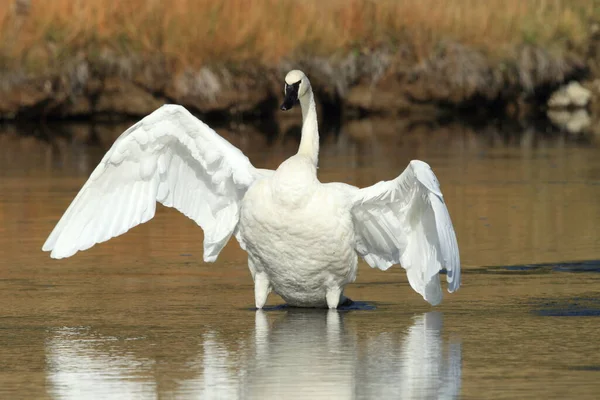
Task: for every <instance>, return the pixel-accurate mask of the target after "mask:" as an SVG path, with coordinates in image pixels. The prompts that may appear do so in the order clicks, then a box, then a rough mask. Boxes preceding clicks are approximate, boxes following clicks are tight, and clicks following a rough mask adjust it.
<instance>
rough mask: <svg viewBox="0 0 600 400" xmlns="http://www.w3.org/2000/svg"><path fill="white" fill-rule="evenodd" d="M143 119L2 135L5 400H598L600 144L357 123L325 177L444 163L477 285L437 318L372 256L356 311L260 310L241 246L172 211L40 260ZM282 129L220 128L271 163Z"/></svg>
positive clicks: (466, 264)
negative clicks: (208, 245) (66, 254)
mask: <svg viewBox="0 0 600 400" xmlns="http://www.w3.org/2000/svg"><path fill="white" fill-rule="evenodd" d="M126 127H127V125H123V126H121V125H119V126H114V127H107V126H99V127H94V128H93V129H91V128H90V127H89V126H86V125H80V126H74V125H69V126H53V127H18V128H16V127H2V128H0V255H1V257H0V304H1V305H2V311H1V313H0V360H1V361H0V398H10V399H15V398H61V399H62V398H77V399H80V398H144V399H145V398H178V399H179V398H206V399H213V398H223V399H230V398H258V399H264V398H340V399H346V398H357V399H363V398H364V399H370V398H414V399H421V398H427V399H429V398H473V399H479V398H506V399H514V398H560V399H563V398H582V399H583V398H597V393H598V392H599V391H600V383H599V382H600V329H598V328H599V327H600V325H599V324H600V320H599V319H598V318H599V317H600V300H599V297H598V291H599V289H600V274H599V273H598V272H600V262H599V261H597V260H600V233H598V223H599V222H600V148H599V147H600V145H599V144H600V140H599V138H594V137H591V138H590V137H579V138H576V137H571V136H565V135H562V134H559V133H552V134H546V133H540V132H537V131H535V130H533V129H526V130H524V131H518V130H515V131H508V133H506V132H504V133H503V132H502V131H499V130H497V129H495V128H489V127H488V128H482V129H481V131H479V132H475V131H474V130H473V129H470V128H466V127H462V126H459V125H451V126H446V127H432V126H417V127H414V126H412V127H407V126H398V125H397V124H396V123H389V122H385V121H362V122H355V123H352V124H347V125H344V126H343V127H342V128H341V131H340V132H337V133H336V132H334V133H329V134H327V135H326V137H325V138H324V142H323V144H322V151H321V163H320V170H319V173H320V178H321V180H323V181H334V180H342V181H346V182H349V183H353V184H356V185H362V186H364V185H369V184H372V183H374V182H376V181H378V180H381V179H389V178H393V177H395V176H396V175H397V174H398V173H399V172H401V171H402V170H403V169H404V168H405V166H406V164H407V162H408V161H409V160H410V159H412V158H419V159H422V160H425V161H427V162H429V163H430V164H431V165H432V167H433V169H434V170H435V172H436V174H437V176H438V178H439V180H440V181H441V183H442V190H443V192H444V195H445V198H446V201H447V203H448V207H449V209H450V213H451V216H452V218H453V221H454V224H455V228H456V231H457V236H458V241H459V245H460V249H461V257H462V262H463V268H464V274H463V286H462V288H461V290H460V291H459V292H457V293H455V294H452V295H447V296H446V297H445V299H444V302H443V304H442V305H441V306H439V307H436V308H432V307H430V306H428V305H427V304H426V303H424V301H423V300H422V299H421V298H420V296H419V295H417V294H416V293H414V292H413V291H412V290H411V289H410V286H408V284H407V281H406V278H405V275H404V272H403V271H402V269H401V268H393V269H391V270H389V271H387V272H381V271H376V270H372V269H370V268H369V267H368V266H366V264H361V267H360V269H359V275H358V279H357V282H356V283H355V284H353V285H351V286H349V287H348V289H347V294H348V295H349V297H351V298H353V299H354V300H358V301H359V302H358V304H357V306H355V307H353V308H352V309H349V310H342V311H339V312H328V311H326V310H296V309H289V308H286V307H281V306H276V305H278V304H281V300H280V299H278V298H277V297H276V296H274V295H272V296H271V298H270V302H269V304H271V305H272V306H275V307H271V308H270V309H268V310H266V311H264V312H256V311H254V310H253V309H252V305H253V290H252V284H251V277H250V274H249V272H248V270H247V266H246V259H245V254H244V252H243V251H242V250H240V248H239V246H238V245H237V243H235V242H232V243H230V244H229V245H228V246H227V247H226V249H225V250H224V251H223V253H222V254H221V256H220V258H219V260H218V262H217V263H215V264H205V263H203V262H202V246H201V241H202V231H201V230H200V229H199V228H198V227H197V226H196V225H195V224H194V223H193V222H192V221H190V220H188V219H186V218H185V217H184V216H182V215H180V214H178V213H177V212H176V211H174V210H170V209H166V208H164V207H160V208H159V210H158V212H157V216H156V217H155V218H154V219H153V220H152V221H150V222H149V223H147V224H145V225H143V226H141V227H138V228H135V229H133V230H132V231H130V232H129V233H127V234H126V235H124V236H122V237H119V238H116V239H113V240H111V241H110V242H108V243H105V244H102V245H97V246H96V247H94V248H93V249H91V250H89V251H86V252H83V253H79V254H78V255H77V256H76V257H73V258H71V259H67V260H60V261H57V260H50V259H49V258H48V255H47V254H46V253H42V252H41V250H40V248H41V245H42V243H43V241H44V240H45V238H46V236H47V235H48V233H49V232H50V230H51V229H52V227H53V226H54V224H55V223H56V222H57V220H58V218H59V217H60V215H61V214H62V213H63V212H64V210H65V209H66V207H67V206H68V204H69V202H70V201H71V200H72V198H73V197H74V195H75V194H76V192H77V191H78V190H79V188H80V187H81V185H82V184H83V182H84V181H85V179H86V178H87V177H88V175H89V174H90V172H91V170H92V169H93V167H94V166H95V165H96V164H97V162H98V161H99V160H100V158H101V157H102V155H103V153H104V152H105V151H106V150H107V149H108V147H109V146H110V144H111V143H112V141H113V140H114V138H115V137H116V136H117V135H118V133H120V132H121V131H122V130H124V129H125V128H126ZM269 129H272V132H273V133H272V134H271V135H270V136H268V137H267V136H261V135H257V134H256V132H254V130H253V128H251V127H248V126H244V125H239V126H234V127H233V128H228V129H219V132H220V133H222V134H223V135H224V136H226V137H227V138H228V139H229V140H231V141H232V142H233V143H235V144H236V145H237V146H239V147H240V148H242V149H243V150H244V152H245V153H246V154H248V155H249V157H250V159H251V161H252V162H253V163H254V164H255V165H256V166H261V167H270V168H273V167H275V166H276V165H277V164H278V163H279V162H281V161H282V160H284V159H285V158H286V157H288V156H289V155H291V154H292V153H293V152H294V150H295V147H296V146H297V143H298V142H297V127H296V126H294V123H290V122H285V121H284V122H282V123H281V124H280V125H278V126H276V127H275V128H269ZM48 132H52V133H53V134H55V133H58V135H52V138H51V139H48V137H47V133H48ZM278 132H287V134H286V135H284V134H280V133H278ZM399 132H400V133H399ZM22 134H26V136H23V135H22ZM573 261H579V262H573Z"/></svg>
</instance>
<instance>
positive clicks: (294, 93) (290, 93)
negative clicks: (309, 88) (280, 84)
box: [280, 81, 300, 111]
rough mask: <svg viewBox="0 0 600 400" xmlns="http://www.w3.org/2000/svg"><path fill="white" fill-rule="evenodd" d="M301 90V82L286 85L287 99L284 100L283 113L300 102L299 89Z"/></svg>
mask: <svg viewBox="0 0 600 400" xmlns="http://www.w3.org/2000/svg"><path fill="white" fill-rule="evenodd" d="M299 88H300V81H298V82H296V83H294V84H293V85H288V84H287V83H286V84H285V99H283V104H281V107H280V108H281V109H282V110H283V111H287V110H289V109H290V108H292V107H294V104H296V102H297V101H298V89H299Z"/></svg>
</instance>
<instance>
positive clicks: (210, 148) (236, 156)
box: [42, 70, 460, 309]
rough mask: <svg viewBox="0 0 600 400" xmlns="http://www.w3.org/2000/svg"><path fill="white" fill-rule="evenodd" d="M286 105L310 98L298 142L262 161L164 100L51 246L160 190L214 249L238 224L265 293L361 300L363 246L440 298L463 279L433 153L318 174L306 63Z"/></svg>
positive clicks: (100, 170)
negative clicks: (391, 171)
mask: <svg viewBox="0 0 600 400" xmlns="http://www.w3.org/2000/svg"><path fill="white" fill-rule="evenodd" d="M284 94H285V98H284V102H283V104H282V105H281V109H282V110H289V109H290V108H292V107H293V106H294V105H295V104H296V103H298V102H299V103H300V106H301V109H302V120H303V121H302V136H301V139H300V145H299V148H298V152H297V154H295V155H293V156H291V157H290V158H288V159H287V160H285V161H284V162H283V163H281V165H280V166H279V167H278V168H277V169H276V170H275V171H273V170H266V169H258V168H255V167H254V166H253V165H252V164H251V163H250V161H249V160H248V158H247V157H246V156H245V155H244V154H243V153H242V152H241V151H240V150H239V149H238V148H236V147H235V146H233V145H232V144H230V143H229V142H228V141H226V140H225V139H224V138H222V137H221V136H219V135H218V134H217V133H216V132H215V131H214V130H212V129H211V128H210V127H209V126H207V125H206V124H204V123H203V122H202V121H200V120H199V119H197V118H196V117H194V116H193V115H192V114H191V113H190V112H188V111H187V110H186V109H185V108H184V107H182V106H180V105H164V106H162V107H160V108H159V109H157V110H155V111H154V112H152V113H151V114H149V115H148V116H146V117H145V118H143V119H142V120H140V121H139V122H138V123H136V124H135V125H133V126H132V127H130V128H129V129H127V130H126V131H125V132H124V133H123V134H122V135H121V136H120V137H119V138H118V139H117V140H116V141H115V143H114V144H113V145H112V147H111V148H110V149H109V150H108V152H107V153H106V155H105V156H104V157H103V158H102V160H101V162H100V164H99V165H98V166H97V167H96V168H95V169H94V171H93V172H92V174H91V176H90V177H89V179H88V180H87V182H86V183H85V184H84V185H83V187H82V189H81V190H80V191H79V193H78V194H77V196H76V197H75V199H74V200H73V201H72V203H71V204H70V205H69V207H68V208H67V210H66V211H65V213H64V215H63V216H62V217H61V219H60V220H59V222H58V223H57V225H56V226H55V228H54V230H53V231H52V232H51V233H50V235H49V237H48V239H47V240H46V242H45V243H44V245H43V247H42V250H44V251H51V254H50V256H51V257H52V258H57V259H60V258H64V257H70V256H72V255H73V254H75V253H76V252H78V251H81V250H86V249H88V248H90V247H92V246H93V245H94V244H96V243H101V242H104V241H107V240H109V239H110V238H112V237H115V236H118V235H121V234H123V233H125V232H127V231H128V230H129V229H131V228H132V227H134V226H136V225H139V224H141V223H144V222H146V221H148V220H150V219H151V218H152V217H153V216H154V213H155V210H156V202H159V203H162V204H163V205H165V206H167V207H174V208H176V209H177V210H179V211H180V212H182V213H183V214H185V215H186V216H187V217H189V218H191V219H192V220H194V221H195V222H196V223H197V224H198V225H200V227H201V228H202V229H203V230H204V261H205V262H214V261H215V260H216V259H217V256H218V255H219V252H220V251H221V250H222V249H223V247H224V246H225V244H226V243H227V242H228V241H229V239H230V238H231V236H232V235H233V236H235V238H236V239H237V241H238V242H239V244H240V246H241V247H242V249H244V250H245V251H246V252H247V253H248V268H249V269H250V273H251V275H252V278H253V280H254V294H255V304H256V307H257V308H258V309H261V308H262V307H263V306H264V305H265V303H266V301H267V297H268V295H269V293H270V292H271V291H274V292H275V293H277V294H278V295H279V296H281V297H282V298H283V300H285V301H286V302H287V303H288V304H289V305H291V306H297V307H328V308H331V309H335V308H337V307H338V305H340V304H344V303H346V302H349V301H350V300H349V299H347V298H346V297H345V296H344V293H343V291H344V287H345V286H346V285H347V284H348V283H350V282H353V281H354V280H355V278H356V272H357V265H358V256H357V255H360V256H362V258H363V259H364V260H365V261H366V262H367V263H368V264H369V265H370V266H371V267H373V268H379V269H381V270H386V269H388V268H389V267H390V266H392V265H394V264H401V266H402V267H403V268H404V269H405V270H406V274H407V277H408V281H409V283H410V286H411V287H412V288H413V289H414V290H415V291H416V292H418V293H419V294H421V295H422V296H423V298H424V299H425V300H426V301H427V302H429V303H430V304H432V305H437V304H439V303H440V302H441V300H442V288H441V284H440V277H439V273H440V271H441V270H442V269H445V270H446V271H447V274H446V278H447V279H446V280H447V282H448V291H449V292H450V293H452V292H454V291H456V290H457V289H458V288H459V287H460V260H459V253H458V245H457V242H456V236H455V233H454V228H453V226H452V222H451V220H450V215H449V213H448V209H447V208H446V204H445V202H444V198H443V196H442V192H441V191H440V186H439V183H438V180H437V178H436V176H435V175H434V173H433V171H432V170H431V168H430V167H429V165H428V164H426V163H425V162H423V161H418V160H413V161H411V162H410V163H409V165H408V167H407V168H406V169H405V170H404V172H402V174H400V175H399V176H398V177H397V178H395V179H393V180H390V181H382V182H379V183H376V184H375V185H373V186H370V187H366V188H363V189H359V188H357V187H355V186H351V185H347V184H344V183H321V182H319V180H318V178H317V161H318V154H319V132H318V127H317V112H316V106H315V99H314V96H313V91H312V89H311V85H310V81H309V80H308V78H307V76H306V75H305V74H304V73H303V72H302V71H299V70H292V71H290V72H289V73H288V74H287V75H286V77H285V86H284Z"/></svg>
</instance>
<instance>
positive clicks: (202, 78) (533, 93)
mask: <svg viewBox="0 0 600 400" xmlns="http://www.w3.org/2000/svg"><path fill="white" fill-rule="evenodd" d="M399 53H400V50H398V49H396V51H394V50H392V49H380V50H377V51H369V52H363V53H360V54H357V53H351V54H348V55H347V56H346V57H343V58H338V59H336V60H330V59H326V58H320V57H310V58H304V59H297V60H294V61H291V60H289V61H283V62H281V63H279V64H278V65H277V66H276V67H274V68H273V67H266V66H264V65H260V64H258V63H256V64H254V65H252V64H245V65H243V66H242V65H233V66H232V65H228V66H226V65H213V66H211V67H208V66H205V67H202V68H199V69H192V68H188V69H186V70H184V71H182V72H179V73H173V72H172V71H170V69H169V68H168V67H167V66H166V63H165V62H164V60H143V59H141V58H138V57H135V56H132V57H129V58H125V57H123V56H116V55H114V54H112V53H111V52H109V51H106V52H104V53H102V54H101V55H100V56H99V57H95V58H91V57H88V56H86V55H79V56H78V57H76V58H74V59H72V60H70V61H69V62H67V63H66V64H65V66H64V67H63V68H62V69H60V70H56V71H53V72H46V73H43V74H39V75H35V74H32V75H24V74H22V73H21V72H20V71H18V70H17V71H13V72H9V73H5V74H4V76H3V77H2V78H0V120H4V121H10V120H22V119H41V120H44V119H104V118H109V119H110V118H140V117H143V116H145V115H147V114H149V113H150V112H152V111H153V110H155V109H156V108H158V107H159V106H160V105H162V104H164V103H177V104H181V105H183V106H185V107H186V108H188V109H189V110H190V111H192V112H194V113H196V114H199V115H202V116H213V117H222V118H231V117H239V118H245V119H253V118H262V117H265V116H270V115H272V114H273V113H274V112H276V111H277V109H278V107H277V103H278V101H280V100H281V99H280V97H281V95H280V93H281V90H282V89H281V87H280V86H281V85H282V83H281V82H282V79H283V78H282V77H283V76H284V75H285V73H286V72H287V71H288V70H290V69H295V68H298V69H302V70H304V71H305V72H306V74H307V75H308V76H309V78H310V80H311V83H312V85H313V89H314V90H315V93H316V98H317V101H318V103H319V105H320V107H321V108H322V109H323V110H325V111H327V113H331V112H333V113H343V114H344V115H351V116H356V117H361V116H366V115H385V116H388V117H391V116H397V115H404V114H415V113H416V114H423V115H429V116H431V117H435V116H438V115H447V114H448V113H456V112H457V111H460V112H467V113H468V112H477V113H484V114H489V115H498V116H506V117H509V118H522V117H527V116H531V115H534V114H535V113H538V112H540V111H542V110H543V108H544V106H545V104H546V102H547V100H548V98H549V96H550V95H551V94H552V92H553V91H554V90H556V89H557V88H558V87H560V86H561V85H563V84H564V83H566V82H569V81H573V80H575V81H579V80H582V79H585V78H588V77H589V75H590V71H589V67H588V62H587V60H585V59H584V58H583V57H578V56H576V55H574V54H569V55H566V56H564V57H556V56H553V55H552V54H550V53H549V52H547V51H545V50H543V49H540V48H537V47H534V46H522V47H521V48H520V49H519V50H518V51H517V54H516V56H515V59H513V60H511V61H505V62H500V63H494V62H492V61H490V60H489V59H487V58H486V57H485V56H484V54H483V53H481V52H479V51H477V50H473V49H469V48H467V47H466V46H463V45H460V44H458V43H447V44H446V45H445V46H444V47H443V48H440V50H438V51H437V52H436V53H434V54H433V55H431V56H430V57H429V58H428V59H426V60H424V61H423V62H412V61H408V60H403V59H402V57H401V55H400V54H399ZM242 67H243V68H242Z"/></svg>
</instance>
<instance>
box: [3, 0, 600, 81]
mask: <svg viewBox="0 0 600 400" xmlns="http://www.w3.org/2000/svg"><path fill="white" fill-rule="evenodd" d="M15 2H16V0H0V69H6V68H15V67H18V66H24V67H25V68H26V69H31V68H36V67H37V68H45V67H46V66H52V65H53V64H54V65H56V64H57V63H61V62H63V61H64V60H65V59H67V58H69V57H71V56H73V55H75V54H77V53H78V52H80V51H83V52H85V53H86V54H88V56H89V55H90V54H93V53H94V52H98V51H99V50H100V49H105V48H109V49H111V50H113V51H116V52H118V53H122V54H131V53H134V54H137V55H140V56H142V57H145V56H157V55H159V56H161V57H164V58H165V59H166V60H167V62H169V63H171V65H173V66H174V67H176V66H179V67H181V66H186V65H194V66H199V65H203V64H207V63H214V62H240V61H246V60H253V61H257V62H263V63H274V62H277V61H279V60H280V59H282V58H285V57H293V56H295V55H298V54H311V55H328V54H340V53H344V52H346V53H347V52H348V51H353V50H357V49H358V50H362V49H365V48H373V47H376V46H378V45H396V44H400V43H401V44H403V45H407V46H410V49H411V50H412V54H414V56H415V57H416V58H418V59H423V58H425V57H427V55H428V54H430V53H431V51H432V50H433V49H434V48H435V46H436V45H437V44H438V43H439V42H440V41H441V40H443V39H450V40H456V41H458V42H460V43H462V44H464V45H467V46H472V47H475V48H478V49H481V50H483V51H484V52H486V53H488V54H490V55H497V56H501V57H502V56H504V55H506V54H508V52H510V51H511V50H512V49H514V47H515V46H516V45H518V44H521V43H524V42H525V43H532V44H536V45H540V46H545V47H551V48H556V49H558V50H559V51H560V50H561V49H564V48H565V47H566V46H568V45H573V44H574V45H575V46H577V45H578V44H581V43H582V42H583V41H584V40H585V38H586V36H587V33H588V32H587V30H588V24H589V20H590V19H591V18H592V17H594V16H598V15H600V1H598V0H397V1H393V0H303V1H291V0H254V1H249V0H248V1H244V0H225V1H214V0H171V1H161V0H126V1H115V2H110V1H106V0H51V1H50V0H32V1H31V6H30V8H29V12H28V13H27V14H26V15H17V13H16V12H15V6H14V4H15Z"/></svg>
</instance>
